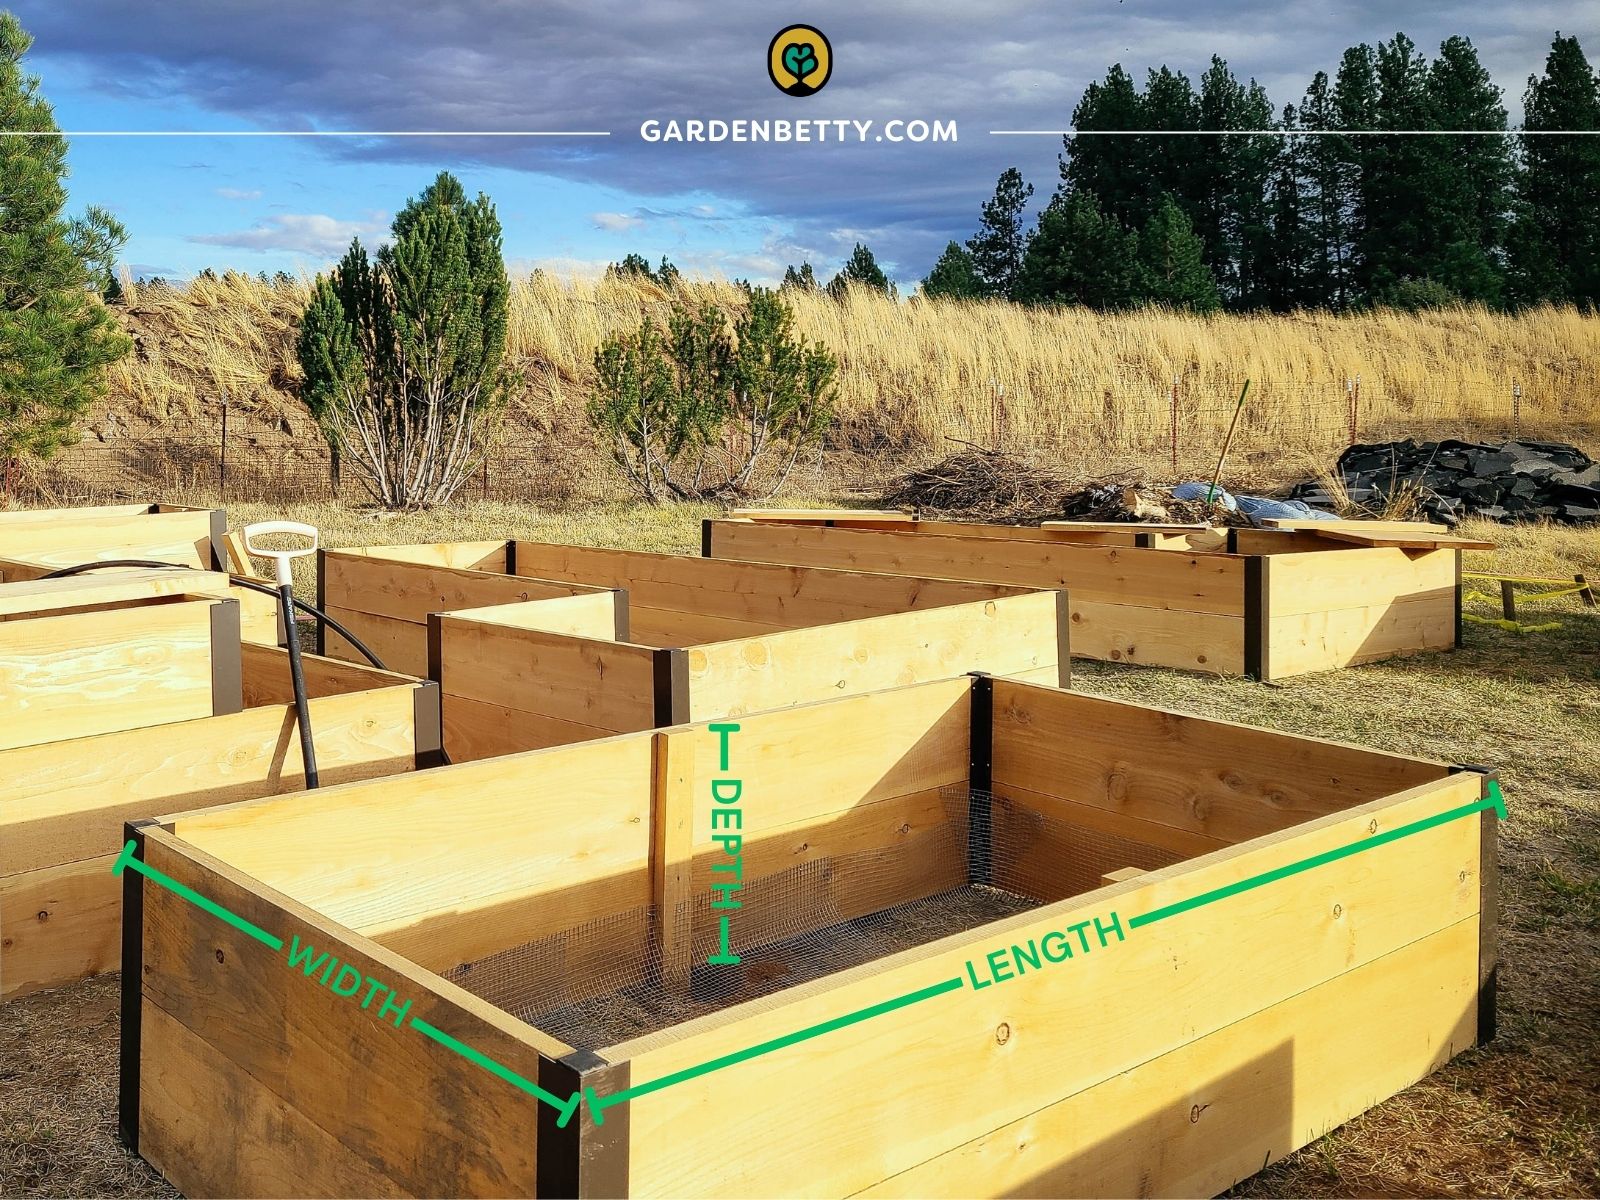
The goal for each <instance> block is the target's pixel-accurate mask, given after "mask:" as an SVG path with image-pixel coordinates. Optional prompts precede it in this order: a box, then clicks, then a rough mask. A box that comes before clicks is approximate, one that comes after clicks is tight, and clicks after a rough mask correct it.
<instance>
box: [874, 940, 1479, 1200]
mask: <svg viewBox="0 0 1600 1200" xmlns="http://www.w3.org/2000/svg"><path fill="white" fill-rule="evenodd" d="M1477 937H1478V920H1477V918H1476V917H1468V918H1466V919H1465V920H1462V921H1458V922H1456V923H1455V924H1454V925H1450V926H1447V927H1446V928H1444V929H1442V930H1440V931H1439V932H1437V933H1432V934H1429V935H1428V936H1426V937H1424V938H1422V939H1420V940H1418V941H1416V942H1413V943H1411V944H1410V945H1407V946H1403V947H1401V948H1400V949H1398V950H1395V951H1394V952H1392V953H1390V954H1386V955H1384V956H1383V957H1382V958H1379V959H1375V960H1373V961H1371V962H1368V963H1367V964H1365V965H1364V966H1361V967H1357V968H1356V969H1355V970H1353V971H1347V972H1345V973H1344V974H1341V975H1336V976H1334V977H1333V978H1331V979H1329V980H1328V981H1327V982H1325V983H1320V984H1317V985H1316V986H1315V987H1312V988H1311V989H1309V990H1308V991H1305V992H1301V993H1300V994H1299V995H1296V996H1291V997H1289V998H1288V999H1286V1000H1282V1001H1279V1002H1278V1003H1277V1004H1274V1005H1271V1006H1270V1007H1268V1008H1265V1009H1263V1010H1262V1011H1260V1012H1258V1013H1255V1014H1253V1015H1252V1016H1249V1017H1246V1018H1245V1019H1244V1020H1242V1021H1239V1022H1237V1023H1236V1024H1233V1025H1229V1026H1227V1027H1226V1028H1223V1029H1219V1030H1217V1031H1216V1032H1214V1033H1210V1034H1207V1035H1206V1036H1204V1037H1201V1038H1197V1039H1196V1040H1195V1041H1192V1042H1189V1043H1187V1044H1185V1045H1181V1046H1178V1047H1177V1048H1176V1049H1173V1050H1170V1051H1168V1052H1167V1053H1165V1054H1163V1055H1161V1056H1160V1057H1158V1058H1155V1059H1153V1060H1151V1061H1150V1062H1146V1063H1141V1064H1140V1065H1138V1066H1136V1067H1134V1068H1133V1069H1132V1070H1130V1071H1127V1072H1125V1073H1124V1074H1121V1075H1117V1076H1115V1077H1113V1078H1111V1079H1108V1080H1106V1081H1105V1082H1104V1083H1100V1084H1097V1085H1095V1086H1093V1087H1089V1088H1085V1089H1084V1090H1083V1091H1081V1092H1078V1093H1077V1094H1076V1095H1073V1096H1070V1097H1068V1098H1067V1099H1065V1100H1061V1101H1058V1102H1057V1103H1055V1104H1052V1105H1050V1106H1049V1107H1047V1108H1044V1109H1041V1110H1040V1111H1038V1112H1036V1113H1032V1114H1029V1115H1028V1116H1026V1117H1023V1118H1021V1119H1020V1120H1017V1121H1013V1122H1011V1123H1010V1124H1008V1125H1005V1126H1002V1127H1000V1128H998V1129H995V1130H993V1131H991V1132H990V1133H987V1134H985V1135H984V1136H983V1137H980V1138H977V1139H975V1140H973V1141H971V1142H968V1143H967V1144H966V1145H963V1146H960V1147H958V1148H956V1149H953V1150H949V1151H946V1152H945V1153H943V1154H940V1155H938V1156H937V1157H935V1158H931V1159H929V1160H928V1161H926V1162H924V1163H920V1164H919V1165H917V1166H915V1167H913V1168H911V1169H910V1170H909V1171H904V1172H902V1173H900V1174H898V1175H895V1176H894V1177H892V1178H890V1179H886V1180H884V1181H882V1182H881V1183H879V1184H877V1185H875V1186H873V1187H870V1188H868V1189H866V1190H865V1191H864V1192H860V1193H858V1195H862V1196H875V1197H880V1196H881V1197H889V1196H903V1197H927V1196H977V1195H990V1196H1017V1197H1040V1198H1045V1197H1053V1196H1214V1195H1217V1194H1218V1193H1221V1192H1224V1191H1226V1190H1227V1189H1228V1188H1229V1187H1231V1186H1232V1185H1233V1184H1234V1183H1236V1182H1237V1181H1238V1180H1240V1179H1243V1178H1245V1177H1246V1176H1248V1175H1251V1174H1254V1173H1255V1172H1256V1171H1259V1170H1260V1169H1261V1168H1262V1166H1263V1165H1264V1164H1266V1163H1269V1162H1273V1161H1276V1160H1277V1159H1280V1158H1283V1157H1284V1156H1285V1155H1287V1154H1288V1153H1289V1152H1291V1151H1293V1150H1296V1149H1298V1148H1299V1147H1301V1146H1303V1145H1305V1144H1307V1143H1308V1142H1311V1141H1313V1140H1315V1139H1316V1138H1318V1137H1321V1136H1322V1135H1323V1134H1325V1133H1327V1132H1329V1131H1330V1130H1332V1129H1333V1128H1335V1127H1336V1126H1338V1125H1340V1124H1341V1123H1343V1122H1344V1121H1347V1120H1349V1119H1350V1118H1351V1117H1353V1116H1356V1115H1357V1114H1358V1113H1361V1112H1363V1111H1365V1110H1366V1109H1367V1108H1369V1107H1371V1106H1372V1104H1373V1103H1374V1102H1375V1101H1377V1100H1380V1099H1383V1098H1385V1097H1387V1096H1391V1095H1393V1094H1394V1093H1396V1092H1398V1091H1400V1090H1401V1089H1402V1088H1405V1087H1407V1086H1409V1085H1410V1084H1412V1083H1414V1082H1416V1081H1417V1080H1418V1079H1421V1078H1423V1077H1424V1076H1426V1075H1428V1074H1429V1073H1431V1072H1432V1071H1434V1070H1436V1069H1437V1068H1439V1067H1441V1066H1443V1065H1444V1064H1445V1063H1446V1062H1447V1061H1449V1059H1450V1058H1451V1057H1452V1056H1453V1055H1455V1054H1457V1053H1459V1052H1460V1051H1461V1050H1463V1049H1465V1048H1466V1047H1468V1046H1470V1045H1471V1044H1472V1042H1473V1040H1474V1028H1473V1013H1474V1006H1475V1002H1476V998H1477V979H1476V975H1475V972H1474V970H1473V961H1474V955H1475V953H1476V949H1477ZM1377 1014H1381V1016H1378V1015H1377Z"/></svg>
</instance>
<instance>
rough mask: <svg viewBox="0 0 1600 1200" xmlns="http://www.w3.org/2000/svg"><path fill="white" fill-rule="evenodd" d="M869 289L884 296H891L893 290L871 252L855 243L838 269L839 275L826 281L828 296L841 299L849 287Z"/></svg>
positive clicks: (861, 244)
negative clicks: (854, 246)
mask: <svg viewBox="0 0 1600 1200" xmlns="http://www.w3.org/2000/svg"><path fill="white" fill-rule="evenodd" d="M852 285H853V286H855V287H863V288H870V289H872V290H873V291H875V292H882V293H883V294H884V295H886V296H893V295H894V294H895V288H894V285H893V284H892V283H890V282H889V277H888V276H887V275H885V274H884V273H883V268H882V267H880V266H879V265H878V260H877V259H876V258H874V257H873V256H872V251H871V250H869V249H867V247H866V246H865V245H864V244H863V243H861V242H857V243H856V248H855V249H854V250H852V251H851V252H850V257H849V259H848V260H847V261H846V262H845V264H844V266H843V267H842V268H840V270H839V273H838V274H837V275H835V276H834V277H833V278H832V279H831V280H829V281H828V294H829V295H830V296H832V297H833V298H834V299H836V300H838V299H843V297H844V296H845V294H846V293H847V292H848V291H849V289H850V287H851V286H852Z"/></svg>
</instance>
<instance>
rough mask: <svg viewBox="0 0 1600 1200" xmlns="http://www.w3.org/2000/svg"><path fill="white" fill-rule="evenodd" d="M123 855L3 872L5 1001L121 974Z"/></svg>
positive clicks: (1, 986) (0, 970) (0, 983)
mask: <svg viewBox="0 0 1600 1200" xmlns="http://www.w3.org/2000/svg"><path fill="white" fill-rule="evenodd" d="M119 848H120V847H119ZM116 857H117V856H116V854H115V853H111V854H102V855H100V856H98V857H95V858H87V859H79V860H78V861H76V862H63V863H60V864H58V865H55V866H48V867H38V868H35V869H34V870H30V871H20V872H18V873H16V874H11V875H0V1001H5V1000H15V999H17V998H18V997H21V996H26V995H29V994H31V993H33V992H37V991H41V990H43V989H45V988H53V987H60V986H61V985H62V984H65V983H73V982H75V981H77V980H79V979H87V978H88V977H89V976H91V975H100V974H103V973H104V972H106V971H115V970H116V969H117V962H118V956H119V955H120V953H121V949H122V942H121V940H120V938H119V931H120V930H121V928H122V924H121V920H122V884H121V881H120V880H118V879H116V878H115V877H113V876H112V874H111V865H112V863H113V862H115V861H116Z"/></svg>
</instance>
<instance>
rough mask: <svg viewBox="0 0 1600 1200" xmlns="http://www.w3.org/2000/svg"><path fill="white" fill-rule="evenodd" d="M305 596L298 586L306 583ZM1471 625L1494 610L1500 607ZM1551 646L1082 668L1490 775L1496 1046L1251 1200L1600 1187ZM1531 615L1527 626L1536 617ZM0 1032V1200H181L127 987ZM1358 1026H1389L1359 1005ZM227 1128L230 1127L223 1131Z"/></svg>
mask: <svg viewBox="0 0 1600 1200" xmlns="http://www.w3.org/2000/svg"><path fill="white" fill-rule="evenodd" d="M269 515H271V516H291V517H297V518H299V519H303V520H310V521H312V522H314V523H316V524H318V525H319V526H320V527H321V528H322V530H323V533H324V537H325V539H326V541H327V542H328V544H331V545H337V544H347V545H348V544H367V543H381V542H390V543H394V542H407V541H435V540H457V539H468V538H492V537H504V536H506V535H508V534H512V533H515V534H518V535H521V536H526V537H532V538H549V539H556V540H566V541H574V542H585V543H591V544H610V545H618V546H631V547H640V548H649V549H658V550H669V551H679V552H685V553H694V552H695V551H696V550H697V549H698V545H699V520H700V518H701V517H702V516H705V515H710V510H700V509H694V508H673V509H660V510H641V509H639V508H636V507H625V506H618V507H615V508H609V509H598V510H586V511H583V512H579V513H556V512H544V511H534V510H530V509H524V508H516V507H508V506H501V505H469V506H465V507H463V508H461V509H458V510H452V511H449V512H442V513H431V514H418V515H406V516H399V517H393V518H379V517H375V516H372V515H370V514H365V513H361V512H357V511H353V510H349V509H342V508H332V507H329V506H316V507H305V508H301V509H294V510H290V511H288V512H283V511H280V510H277V509H274V510H272V511H271V512H270V513H269V512H268V511H267V510H266V509H265V508H261V507H256V508H252V507H251V506H248V505H236V506H234V508H233V516H234V518H235V521H236V522H238V521H245V520H252V519H261V518H263V517H265V516H269ZM1473 532H1479V533H1487V534H1488V535H1490V536H1493V537H1497V538H1499V539H1500V540H1501V542H1502V549H1501V550H1500V551H1499V552H1497V553H1495V554H1493V555H1489V554H1483V555H1475V556H1473V559H1474V561H1473V562H1472V563H1471V564H1470V565H1469V569H1479V570H1495V571H1500V572H1503V573H1514V574H1532V575H1557V576H1561V575H1566V576H1570V575H1571V573H1572V572H1573V571H1576V570H1584V571H1586V572H1587V573H1588V574H1589V576H1590V578H1591V579H1596V578H1600V536H1597V534H1596V533H1595V532H1594V531H1592V530H1591V531H1576V530H1562V529H1548V528H1530V529H1504V528H1501V527H1497V526H1488V527H1484V526H1480V527H1478V528H1477V529H1475V530H1473ZM302 582H303V584H305V585H307V586H309V583H310V581H309V579H307V580H303V581H302ZM1475 611H1476V612H1478V613H1480V614H1481V615H1484V616H1496V615H1498V611H1497V609H1496V608H1495V607H1493V606H1492V605H1487V604H1483V605H1479V606H1477V607H1476V609H1475ZM1540 612H1541V613H1542V614H1547V615H1543V616H1541V617H1540V618H1539V619H1540V620H1542V621H1543V620H1555V621H1559V622H1560V628H1558V629H1554V630H1551V631H1548V632H1544V633H1536V634H1527V635H1518V634H1515V633H1510V632H1506V631H1503V630H1500V629H1497V628H1493V627H1490V626H1484V625H1469V626H1468V627H1467V633H1466V637H1467V646H1466V649H1465V650H1463V651H1461V652H1459V653H1456V654H1448V655H1428V656H1423V657H1419V658H1413V659H1403V660H1396V661H1393V662H1388V663H1379V664H1374V665H1371V666H1365V667H1360V668H1356V669H1354V670H1348V671H1339V672H1331V673H1327V674H1322V675H1312V676H1306V677H1302V678H1297V679H1293V680H1290V681H1288V682H1287V683H1284V684H1282V685H1279V686H1271V687H1263V686H1261V685H1259V684H1253V683H1248V682H1244V681H1230V680H1216V679H1209V678H1205V677H1202V676H1195V675H1186V674H1182V673H1178V672H1171V671H1162V670H1152V669H1143V668H1126V667H1118V666H1115V665H1111V664H1097V663H1080V664H1079V665H1078V668H1077V686H1078V687H1080V688H1083V689H1084V690H1088V691H1093V692H1098V693H1101V694H1105V695H1112V696H1119V697H1127V698H1131V699H1135V700H1139V701H1141V702H1144V703H1150V704H1156V705H1165V706H1170V707H1175V708H1183V709H1188V710H1191V711H1194V712H1199V713H1203V714H1206V715H1210V716H1219V717H1225V718H1228V719H1233V720H1242V721H1247V722H1250V723H1252V724H1258V725H1263V726H1270V727H1274V728H1279V729H1284V730H1288V731H1291V732H1298V733H1309V734H1316V735H1318V736H1322V737H1332V738H1341V739H1347V740H1350V741H1354V742H1360V743H1364V744H1367V745H1372V746H1377V747H1381V748H1383V749H1388V750H1395V751H1400V752H1409V753H1415V754H1421V755H1427V756H1430V757H1436V758H1443V759H1448V760H1453V761H1459V762H1477V763H1487V764H1492V765H1494V766H1495V767H1496V768H1497V769H1498V770H1499V772H1500V776H1501V779H1502V780H1503V781H1504V785H1505V791H1506V796H1507V799H1508V803H1509V811H1510V821H1509V822H1508V823H1507V824H1506V826H1505V827H1504V829H1503V830H1502V842H1501V872H1502V874H1501V879H1502V893H1501V905H1502V911H1501V919H1502V931H1501V959H1502V973H1501V983H1500V1002H1501V1008H1500V1033H1499V1037H1498V1038H1497V1039H1496V1040H1495V1041H1494V1042H1493V1043H1492V1044H1490V1045H1489V1046H1488V1047H1486V1048H1483V1049H1480V1050H1476V1051H1472V1052H1470V1053H1468V1054H1466V1055H1464V1056H1462V1057H1461V1058H1459V1059H1457V1060H1456V1061H1455V1062H1453V1063H1452V1064H1451V1065H1450V1066H1448V1067H1447V1068H1445V1069H1444V1070H1442V1071H1440V1072H1439V1073H1438V1074H1436V1075H1434V1076H1433V1077H1431V1078H1429V1079H1427V1080H1425V1081H1423V1082H1422V1083H1420V1084H1418V1085H1417V1086H1415V1087H1413V1088H1411V1089H1409V1090H1408V1091H1406V1092H1405V1093H1403V1094H1401V1095H1400V1096H1398V1097H1395V1098H1394V1099H1392V1100H1390V1101H1387V1102H1386V1103H1384V1104H1381V1105H1379V1106H1378V1107H1376V1108H1375V1109H1373V1110H1372V1111H1370V1112H1369V1113H1367V1114H1365V1115H1364V1116H1362V1117H1360V1118H1358V1119H1356V1120H1354V1121H1352V1122H1350V1123H1348V1124H1346V1125H1344V1126H1342V1127H1341V1128H1339V1129H1337V1130H1334V1131H1333V1132H1331V1133H1329V1134H1328V1135H1327V1136H1325V1137H1323V1138H1321V1139H1320V1140H1318V1141H1317V1142H1315V1143H1313V1144H1312V1145H1310V1146H1308V1147H1307V1148H1306V1149H1304V1150H1302V1151H1300V1152H1299V1153H1297V1154H1294V1155H1292V1156H1290V1157H1289V1158H1288V1159H1286V1160H1285V1161H1284V1162H1282V1163H1279V1164H1276V1165H1274V1166H1272V1167H1270V1168H1269V1169H1267V1170H1266V1171H1264V1172H1262V1173H1261V1174H1259V1175H1257V1176H1255V1177H1253V1178H1251V1179H1250V1180H1248V1181H1245V1182H1244V1183H1242V1184H1241V1185H1240V1187H1239V1188H1238V1189H1237V1192H1238V1194H1241V1195H1249V1196H1282V1195H1296V1196H1380V1195H1381V1196H1480V1195H1538V1196H1593V1195H1596V1194H1600V780H1597V778H1596V764H1597V763H1600V613H1597V612H1595V611H1593V610H1584V609H1582V608H1581V607H1580V606H1579V605H1578V604H1577V603H1576V601H1575V600H1572V599H1570V598H1569V599H1566V600H1561V601H1553V602H1550V603H1549V604H1548V605H1546V606H1543V607H1542V608H1541V609H1540ZM1530 616H1531V614H1530ZM4 1015H5V1017H6V1020H5V1022H4V1024H3V1026H0V1028H3V1033H0V1194H3V1195H50V1196H74V1195H95V1196H113V1195H116V1196H135V1195H139V1196H144V1195H148V1196H157V1195H162V1196H164V1195H170V1194H171V1193H170V1191H169V1190H167V1189H166V1188H165V1185H164V1184H162V1182H161V1181H160V1180H159V1179H157V1178H156V1177H154V1176H153V1175H152V1174H151V1173H150V1172H148V1170H146V1169H145V1168H144V1167H143V1166H142V1164H140V1163H138V1162H137V1161H135V1160H132V1159H130V1158H129V1157H128V1156H127V1155H126V1154H124V1153H123V1152H122V1151H121V1150H120V1149H119V1148H118V1147H117V1145H116V1143H115V1138H114V1114H113V1108H114V1103H115V1095H116V1063H117V1059H116V988H115V984H114V981H112V980H97V981H91V982H89V983H86V984H82V985H79V986H77V987H71V988H64V989H61V990H60V991H57V992H54V993H47V994H44V995H41V996H37V997H33V998H30V999H27V1000H24V1001H20V1002H17V1003H15V1004H12V1005H10V1006H7V1008H6V1009H5V1010H4ZM1351 1019H1352V1020H1382V1014H1372V1013H1352V1014H1351ZM218 1133H219V1136H226V1131H225V1130H219V1131H218Z"/></svg>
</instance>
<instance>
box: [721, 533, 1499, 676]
mask: <svg viewBox="0 0 1600 1200" xmlns="http://www.w3.org/2000/svg"><path fill="white" fill-rule="evenodd" d="M1133 530H1134V531H1133V532H1129V533H1123V532H1121V531H1119V530H1104V529H1098V528H1097V529H1092V530H1091V529H1079V530H1068V529H1026V528H1019V527H1014V526H1008V525H964V524H957V523H952V522H947V521H927V522H924V521H912V520H904V521H888V520H885V519H884V518H883V516H882V514H877V513H874V514H870V515H869V516H868V517H867V518H865V519H863V520H861V521H856V520H854V519H851V518H850V517H848V516H847V515H846V514H840V513H835V514H832V515H830V516H829V517H828V518H827V519H825V520H824V521H822V522H818V521H814V520H798V519H795V518H793V517H792V516H791V515H789V514H784V515H783V516H781V517H779V518H777V519H770V520H769V519H762V520H754V519H751V518H749V517H742V518H739V519H732V520H715V521H707V522H706V523H705V528H704V534H703V539H702V551H703V553H704V555H705V556H706V557H708V558H717V559H733V560H738V561H743V562H770V563H793V564H798V565H803V566H819V567H840V568H847V569H850V570H860V571H890V572H895V573H903V574H907V575H917V576H924V577H935V578H946V579H973V580H993V581H998V582H1004V583H1011V584H1018V585H1022V586H1027V587H1049V588H1066V589H1067V592H1068V595H1069V597H1070V600H1071V611H1072V617H1071V620H1072V649H1073V652H1074V653H1076V654H1081V655H1083V656H1085V657H1087V658H1098V659H1106V660H1108V661H1112V662H1127V663H1138V664H1143V665H1146V666H1164V667H1180V668H1184V669H1187V670H1196V671H1207V672H1211V673H1215V674H1221V675H1249V676H1252V677H1254V678H1256V679H1262V680H1270V679H1281V678H1285V677H1287V676H1291V675H1300V674H1304V673H1306V672H1310V671H1323V670H1330V669H1333V668H1336V667H1345V666H1351V665H1354V664H1356V663H1363V662H1372V661H1375V660H1378V659H1382V658H1389V657H1393V656H1395V655H1401V654H1415V653H1419V652H1422V651H1427V650H1445V649H1451V648H1453V647H1455V646H1457V645H1459V642H1460V635H1461V592H1460V570H1461V549H1462V548H1463V547H1467V546H1478V545H1482V544H1483V543H1468V542H1464V541H1462V540H1461V539H1452V538H1450V537H1449V536H1448V535H1445V534H1437V533H1436V534H1431V535H1428V536H1426V537H1424V536H1420V535H1419V536H1413V535H1405V534H1399V533H1392V532H1389V531H1382V532H1379V533H1376V534H1366V535H1363V534H1361V533H1360V532H1350V531H1341V537H1342V539H1344V540H1330V538H1331V537H1332V536H1333V535H1331V534H1313V533H1309V532H1305V531H1298V530H1288V529H1283V530H1277V529H1259V530H1257V529H1236V530H1228V531H1226V533H1225V534H1221V535H1220V536H1217V537H1214V538H1212V539H1210V540H1207V541H1205V542H1203V543H1202V544H1204V545H1208V546H1209V545H1210V544H1211V541H1215V543H1216V545H1215V548H1214V549H1195V548H1194V546H1193V545H1191V544H1190V536H1189V535H1187V534H1182V533H1179V532H1178V531H1175V530H1171V529H1168V530H1166V531H1163V532H1155V533H1142V532H1138V531H1137V527H1133ZM1168 535H1171V536H1168ZM1158 538H1159V539H1161V540H1160V541H1157V539H1158ZM1129 539H1132V541H1133V542H1134V543H1135V544H1129ZM1141 539H1145V540H1147V541H1148V543H1149V544H1146V545H1140V544H1137V543H1138V542H1139V541H1140V540H1141ZM1363 543H1364V544H1363Z"/></svg>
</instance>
